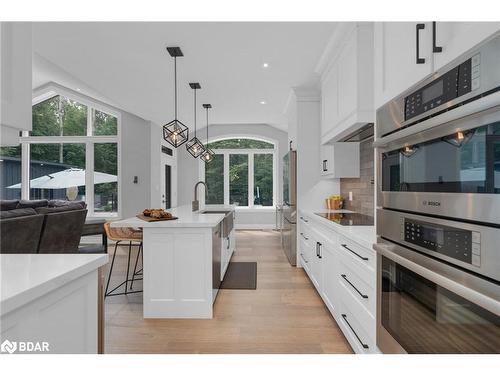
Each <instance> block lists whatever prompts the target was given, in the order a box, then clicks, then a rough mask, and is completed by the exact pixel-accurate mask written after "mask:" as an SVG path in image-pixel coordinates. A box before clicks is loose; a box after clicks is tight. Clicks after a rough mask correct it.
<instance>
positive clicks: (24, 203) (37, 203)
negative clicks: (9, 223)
mask: <svg viewBox="0 0 500 375" xmlns="http://www.w3.org/2000/svg"><path fill="white" fill-rule="evenodd" d="M48 203H49V201H48V200H47V199H38V200H23V199H21V200H20V201H19V204H18V205H17V208H37V207H47V205H48Z"/></svg>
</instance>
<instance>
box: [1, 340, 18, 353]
mask: <svg viewBox="0 0 500 375" xmlns="http://www.w3.org/2000/svg"><path fill="white" fill-rule="evenodd" d="M16 350H17V342H15V341H14V342H11V341H9V340H5V341H4V342H2V345H0V351H2V353H9V354H12V353H14V352H15V351H16Z"/></svg>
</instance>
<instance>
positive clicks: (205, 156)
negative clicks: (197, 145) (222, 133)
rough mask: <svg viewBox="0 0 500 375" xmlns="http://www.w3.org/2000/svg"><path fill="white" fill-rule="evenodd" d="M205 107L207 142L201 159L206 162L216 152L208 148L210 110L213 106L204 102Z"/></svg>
mask: <svg viewBox="0 0 500 375" xmlns="http://www.w3.org/2000/svg"><path fill="white" fill-rule="evenodd" d="M203 108H205V109H206V110H207V143H206V145H205V152H204V153H203V154H202V155H201V157H200V159H201V160H203V161H204V162H205V163H210V162H211V161H212V160H214V158H215V152H213V151H212V150H210V149H209V148H208V110H209V109H210V108H212V105H211V104H203Z"/></svg>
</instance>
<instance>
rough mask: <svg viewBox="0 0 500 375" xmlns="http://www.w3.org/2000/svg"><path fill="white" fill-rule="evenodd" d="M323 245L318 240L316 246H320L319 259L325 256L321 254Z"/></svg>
mask: <svg viewBox="0 0 500 375" xmlns="http://www.w3.org/2000/svg"><path fill="white" fill-rule="evenodd" d="M321 246H323V245H322V244H321V242H316V247H317V248H318V250H317V251H318V258H319V259H322V258H323V255H321Z"/></svg>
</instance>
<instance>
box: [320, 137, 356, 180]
mask: <svg viewBox="0 0 500 375" xmlns="http://www.w3.org/2000/svg"><path fill="white" fill-rule="evenodd" d="M320 162H321V165H320V167H321V175H322V176H323V177H324V178H341V177H345V178H356V177H359V170H360V169H359V167H360V165H359V143H357V142H336V143H333V144H329V145H322V146H321V160H320Z"/></svg>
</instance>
